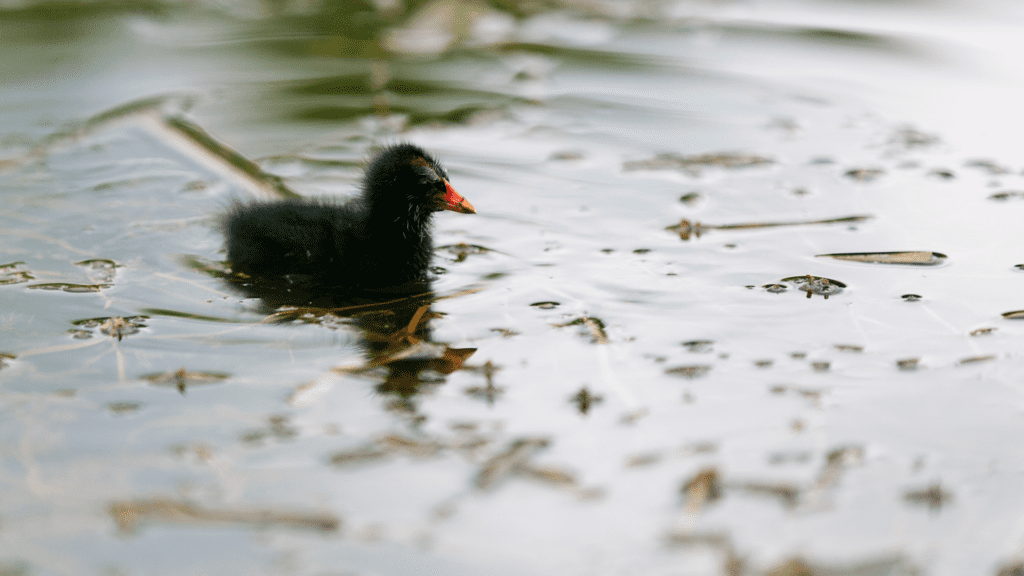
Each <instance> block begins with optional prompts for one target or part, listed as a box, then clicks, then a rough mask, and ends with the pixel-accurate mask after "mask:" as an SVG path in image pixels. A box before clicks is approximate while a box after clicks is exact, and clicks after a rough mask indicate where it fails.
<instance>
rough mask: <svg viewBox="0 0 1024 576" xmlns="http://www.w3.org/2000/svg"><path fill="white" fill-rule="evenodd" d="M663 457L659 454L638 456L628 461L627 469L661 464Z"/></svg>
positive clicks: (631, 457) (651, 453) (650, 453)
mask: <svg viewBox="0 0 1024 576" xmlns="http://www.w3.org/2000/svg"><path fill="white" fill-rule="evenodd" d="M661 459H662V456H661V454H658V453H657V452H649V453H645V454H636V455H633V456H630V457H629V458H627V459H626V464H625V467H626V468H643V467H646V466H652V465H654V464H657V463H658V462H661Z"/></svg>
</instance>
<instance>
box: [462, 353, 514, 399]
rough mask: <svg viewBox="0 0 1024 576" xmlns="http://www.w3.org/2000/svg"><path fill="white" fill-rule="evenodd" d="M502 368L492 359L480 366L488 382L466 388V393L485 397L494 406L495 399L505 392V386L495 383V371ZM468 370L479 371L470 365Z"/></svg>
mask: <svg viewBox="0 0 1024 576" xmlns="http://www.w3.org/2000/svg"><path fill="white" fill-rule="evenodd" d="M500 369H501V367H500V366H495V365H494V364H493V363H492V362H491V361H490V360H488V361H487V362H484V365H483V366H482V367H481V368H479V371H481V372H483V374H484V379H485V380H486V381H487V384H486V385H485V386H472V387H470V388H466V390H465V392H466V394H467V395H469V396H472V397H474V398H483V399H484V400H486V401H487V404H488V405H490V406H493V405H494V401H495V400H497V399H498V397H499V396H501V395H502V394H504V393H505V388H503V387H501V386H495V385H494V373H495V372H497V371H498V370H500ZM466 370H469V371H470V372H476V371H477V369H476V368H468V367H467V368H466Z"/></svg>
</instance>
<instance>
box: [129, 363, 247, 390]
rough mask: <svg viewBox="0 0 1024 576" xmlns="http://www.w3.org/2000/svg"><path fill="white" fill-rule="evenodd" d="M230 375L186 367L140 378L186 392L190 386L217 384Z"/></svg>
mask: <svg viewBox="0 0 1024 576" xmlns="http://www.w3.org/2000/svg"><path fill="white" fill-rule="evenodd" d="M230 377H231V375H230V374H228V373H226V372H194V371H190V370H185V369H184V368H181V369H179V370H175V371H168V372H154V373H151V374H143V375H142V376H139V378H141V379H143V380H149V382H150V383H151V384H154V385H156V386H174V387H175V388H177V389H178V392H181V393H182V394H184V393H185V389H186V388H188V387H189V386H196V385H203V384H215V383H217V382H221V381H223V380H226V379H228V378H230Z"/></svg>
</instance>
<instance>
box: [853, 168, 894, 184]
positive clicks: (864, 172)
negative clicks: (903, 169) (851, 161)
mask: <svg viewBox="0 0 1024 576" xmlns="http://www.w3.org/2000/svg"><path fill="white" fill-rule="evenodd" d="M884 174H885V170H882V169H881V168H853V169H851V170H847V171H846V173H845V174H843V175H844V176H846V177H847V178H849V179H851V180H855V181H857V182H871V181H873V180H876V179H878V178H879V177H881V176H882V175H884Z"/></svg>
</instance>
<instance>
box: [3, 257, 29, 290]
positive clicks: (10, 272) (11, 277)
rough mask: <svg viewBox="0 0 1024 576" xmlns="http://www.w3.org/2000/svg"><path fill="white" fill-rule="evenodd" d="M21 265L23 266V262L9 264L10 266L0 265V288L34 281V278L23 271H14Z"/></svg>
mask: <svg viewBox="0 0 1024 576" xmlns="http://www.w3.org/2000/svg"><path fill="white" fill-rule="evenodd" d="M21 264H24V262H11V263H10V264H0V286H4V285H7V284H21V283H22V282H28V281H29V280H35V277H33V276H32V275H31V274H29V273H28V272H26V271H25V270H17V269H16V268H17V267H18V266H19V265H21Z"/></svg>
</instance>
